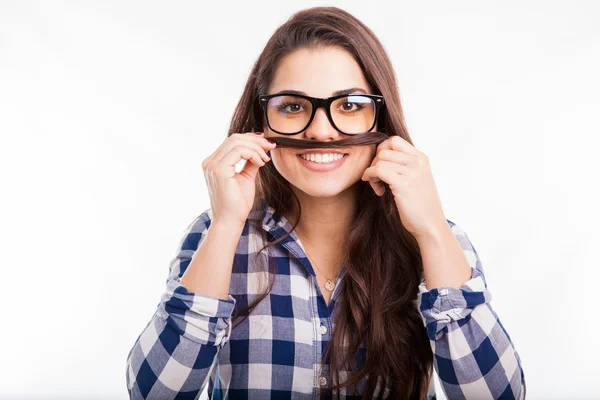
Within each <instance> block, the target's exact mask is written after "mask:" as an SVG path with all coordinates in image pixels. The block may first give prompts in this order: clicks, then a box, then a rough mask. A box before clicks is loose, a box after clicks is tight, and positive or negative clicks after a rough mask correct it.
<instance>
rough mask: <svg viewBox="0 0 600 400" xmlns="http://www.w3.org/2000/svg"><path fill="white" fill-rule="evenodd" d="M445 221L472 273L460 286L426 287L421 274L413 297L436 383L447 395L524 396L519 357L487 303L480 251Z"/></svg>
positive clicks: (454, 226)
mask: <svg viewBox="0 0 600 400" xmlns="http://www.w3.org/2000/svg"><path fill="white" fill-rule="evenodd" d="M448 223H449V225H450V227H451V228H452V231H453V233H454V235H455V237H456V239H457V240H458V242H459V243H460V246H461V248H462V249H463V251H464V253H465V255H466V257H467V260H468V262H469V264H470V266H471V278H470V279H469V280H468V281H467V282H465V283H464V284H463V286H462V287H460V288H455V287H450V286H449V287H440V288H434V289H431V290H427V286H426V284H425V280H424V279H423V280H422V282H421V284H420V285H419V293H418V297H417V304H418V307H419V311H420V313H421V316H422V318H423V323H424V324H425V327H426V328H427V335H428V336H429V339H430V343H431V346H432V350H433V353H434V360H435V361H434V367H435V370H436V372H437V374H438V377H439V379H440V384H441V386H442V388H443V390H444V392H445V393H446V395H447V397H448V398H449V399H465V398H466V399H499V398H502V399H504V398H506V399H524V398H525V393H526V384H525V375H524V372H523V368H522V364H521V360H520V358H519V354H518V353H517V351H516V350H515V347H514V345H513V343H512V341H511V339H510V336H509V334H508V332H507V331H506V329H505V328H504V326H503V325H502V323H501V322H500V319H499V318H498V315H497V314H496V312H495V311H494V310H493V309H492V306H491V304H490V301H491V300H492V295H491V293H490V291H489V290H488V287H487V282H486V280H485V276H484V273H483V266H482V263H481V260H480V258H479V254H478V253H477V251H476V250H475V248H474V246H473V244H472V243H471V241H470V240H469V238H468V236H467V234H466V233H465V232H464V231H463V230H462V229H461V228H460V227H459V226H458V225H456V224H454V223H453V222H452V221H449V220H448Z"/></svg>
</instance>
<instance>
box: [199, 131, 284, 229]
mask: <svg viewBox="0 0 600 400" xmlns="http://www.w3.org/2000/svg"><path fill="white" fill-rule="evenodd" d="M274 148H275V144H274V143H270V142H268V141H267V139H265V138H264V133H262V132H261V133H260V135H257V134H256V133H254V132H249V133H234V134H232V135H231V136H228V137H227V138H226V139H225V140H224V141H223V143H222V144H221V145H220V146H219V147H218V148H217V149H216V150H215V151H214V152H213V153H212V154H211V155H210V156H208V157H207V158H206V159H205V160H204V161H202V170H203V171H204V178H205V179H206V185H207V186H208V192H209V196H210V204H211V208H212V220H213V223H215V222H218V223H223V224H225V225H233V226H242V225H244V223H245V222H246V219H247V218H248V214H249V213H250V210H251V209H252V204H253V202H254V192H255V180H256V175H258V169H259V168H260V167H262V166H263V165H265V164H266V163H267V162H269V161H270V160H271V158H270V157H269V155H268V154H267V152H266V150H272V149H274ZM242 159H245V160H247V161H246V165H244V168H242V170H241V171H240V172H239V173H236V172H235V165H236V164H237V163H238V162H240V161H241V160H242Z"/></svg>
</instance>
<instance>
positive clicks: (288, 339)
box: [126, 199, 526, 400]
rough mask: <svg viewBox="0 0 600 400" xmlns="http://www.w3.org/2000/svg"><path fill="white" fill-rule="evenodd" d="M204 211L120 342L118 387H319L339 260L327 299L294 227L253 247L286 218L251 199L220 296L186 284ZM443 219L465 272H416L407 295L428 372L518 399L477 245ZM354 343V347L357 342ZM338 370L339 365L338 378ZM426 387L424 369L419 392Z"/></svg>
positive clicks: (513, 363)
mask: <svg viewBox="0 0 600 400" xmlns="http://www.w3.org/2000/svg"><path fill="white" fill-rule="evenodd" d="M211 218H212V210H211V209H208V210H206V211H204V212H203V213H202V214H201V215H200V216H199V217H198V218H196V219H195V220H194V221H193V222H192V223H191V224H190V225H189V227H188V228H187V230H186V232H185V233H184V235H183V237H182V239H181V240H180V242H179V245H178V249H177V252H176V255H175V257H174V258H173V259H172V261H171V263H170V266H169V276H168V279H167V285H166V291H165V293H164V294H163V296H162V298H161V301H160V303H159V304H158V307H157V310H156V312H155V314H154V315H153V317H152V319H151V320H150V321H149V323H148V324H147V325H146V327H145V328H144V330H143V331H142V332H141V334H140V335H139V336H138V338H137V340H136V341H135V344H134V345H133V348H132V349H131V351H130V352H129V354H128V357H127V363H126V381H127V388H128V392H129V396H130V398H132V399H141V398H151V399H187V398H189V399H197V398H199V396H200V394H201V392H202V391H203V390H204V389H206V388H207V389H208V395H209V397H210V398H212V399H226V398H229V399H270V398H272V399H275V398H277V399H279V398H282V399H283V398H286V399H316V398H318V397H319V388H320V387H322V386H324V387H328V386H330V384H331V383H330V382H328V380H327V376H328V372H329V371H328V366H325V367H324V368H323V370H321V365H320V361H321V357H322V354H323V350H324V349H325V346H326V344H327V341H328V340H329V338H330V334H331V332H332V329H333V325H334V321H333V320H332V312H333V310H334V307H335V303H336V300H337V299H338V298H339V296H341V295H342V287H343V285H344V268H342V270H341V271H340V273H339V274H338V276H337V278H336V279H337V282H336V283H337V284H336V288H335V290H334V292H333V294H332V299H331V302H330V304H329V305H327V304H326V302H325V299H324V297H323V296H322V294H321V291H320V288H319V285H318V284H317V280H316V275H315V272H314V271H313V268H312V266H311V264H310V261H309V259H308V258H307V256H306V253H305V251H304V248H303V246H302V243H300V240H299V239H298V236H296V234H295V232H292V233H291V235H290V236H288V237H287V238H286V239H284V240H283V241H281V242H279V243H277V244H276V245H274V246H272V247H271V248H269V250H268V254H267V252H266V251H263V252H261V253H260V254H258V251H259V250H260V249H261V247H262V246H263V245H264V243H265V242H266V241H271V240H274V239H276V238H279V237H282V236H283V235H284V234H286V233H287V232H289V231H291V228H292V225H291V224H290V222H289V221H288V220H287V219H286V218H285V217H283V216H282V215H280V214H279V213H278V212H276V211H275V210H274V209H273V208H272V207H271V206H269V205H268V204H267V203H266V202H265V200H264V199H263V200H262V209H261V210H260V211H258V210H253V211H251V212H250V214H249V216H248V221H246V224H245V226H244V229H243V232H242V236H241V238H240V241H239V243H238V246H237V250H236V253H235V257H234V262H233V266H232V277H231V287H230V291H229V293H230V294H229V299H228V300H223V299H218V298H214V297H209V296H205V295H202V294H198V293H190V292H188V291H187V289H186V288H185V287H184V286H183V285H181V283H180V279H181V277H182V276H183V273H184V272H185V270H186V268H187V267H188V265H189V263H190V261H191V259H192V255H193V254H194V252H195V251H196V249H197V248H198V244H199V243H200V241H202V239H203V238H204V236H205V234H206V232H207V230H208V228H209V227H210V223H211ZM249 220H256V222H257V223H258V224H257V225H254V224H250V223H249ZM448 224H449V225H450V227H451V228H452V231H453V232H454V235H455V236H456V238H457V239H458V241H459V243H460V245H461V247H462V248H463V251H464V253H465V254H466V256H467V259H468V261H469V263H470V265H471V268H472V276H471V279H470V280H468V281H467V282H466V283H465V284H464V286H463V287H461V288H460V289H458V288H453V287H442V288H434V289H431V290H427V288H426V286H425V280H424V278H423V280H422V283H421V285H420V286H419V293H418V295H417V299H415V305H416V306H417V307H418V309H419V310H420V313H421V315H422V317H423V323H424V325H425V327H426V328H427V334H428V336H429V339H430V343H431V348H432V350H433V353H434V367H435V368H434V369H435V372H436V373H437V375H438V377H439V380H440V383H441V385H442V387H443V389H444V391H445V393H446V395H447V397H448V398H449V399H464V398H467V399H478V400H479V399H498V398H502V399H524V398H525V390H526V387H525V377H524V374H523V369H522V367H521V361H520V359H519V355H518V353H517V352H516V350H515V348H514V346H513V344H512V342H511V340H510V336H509V335H508V333H507V331H506V330H505V329H504V327H503V326H502V324H501V323H500V320H499V319H498V316H497V315H496V313H495V311H494V310H492V307H491V305H490V300H491V294H490V292H489V291H488V289H487V284H486V281H485V278H484V275H483V269H482V265H481V261H480V259H479V256H478V254H477V252H476V251H475V248H474V247H473V245H472V244H471V242H470V241H469V239H468V237H467V235H466V233H465V232H464V231H463V230H462V229H461V228H460V227H459V226H458V225H456V224H454V223H453V222H452V221H449V220H448ZM259 227H260V228H259ZM256 257H258V258H256ZM266 257H274V258H275V260H276V263H277V273H276V275H275V283H274V285H273V289H272V291H271V292H270V294H269V295H268V296H267V297H266V298H265V299H264V300H263V301H261V302H260V303H259V304H258V306H257V307H256V308H255V309H254V311H253V312H252V313H251V314H250V316H249V317H248V318H247V319H246V320H245V321H244V322H243V323H242V324H240V325H239V326H237V327H236V328H235V329H232V320H231V316H232V312H233V310H234V306H236V307H245V306H247V305H248V303H249V302H251V301H252V300H253V299H254V298H255V297H256V295H258V294H260V293H262V292H263V291H264V289H265V288H266V286H265V285H267V284H268V282H269V281H270V276H271V275H270V274H269V273H268V272H266V271H265V267H263V266H264V265H267V264H266V261H267V260H266ZM390 346H393V343H390ZM360 351H362V352H364V351H366V349H365V348H364V346H363V347H362V348H361V349H360ZM360 358H361V357H360V354H358V355H357V359H360ZM346 376H347V375H344V374H343V373H342V374H341V379H342V380H343V379H345V377H346ZM366 379H368V377H367V378H366ZM363 387H364V380H363V381H362V382H360V383H359V384H358V385H356V386H354V387H351V388H346V389H345V390H342V392H341V394H342V398H345V399H351V398H360V397H358V396H352V394H353V392H352V390H354V389H356V390H358V393H362V388H363ZM380 389H381V388H380ZM380 389H379V390H380ZM435 398H436V394H435V387H434V380H433V379H431V385H430V387H429V393H428V396H427V399H428V400H432V399H435Z"/></svg>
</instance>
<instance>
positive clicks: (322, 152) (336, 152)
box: [299, 149, 348, 154]
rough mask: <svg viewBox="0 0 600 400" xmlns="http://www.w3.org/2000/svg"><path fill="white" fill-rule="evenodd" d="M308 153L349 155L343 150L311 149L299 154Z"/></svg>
mask: <svg viewBox="0 0 600 400" xmlns="http://www.w3.org/2000/svg"><path fill="white" fill-rule="evenodd" d="M307 153H314V154H328V153H334V154H348V153H346V152H344V151H341V150H335V149H329V150H328V149H322V150H321V149H311V150H307V151H305V152H304V153H299V154H307Z"/></svg>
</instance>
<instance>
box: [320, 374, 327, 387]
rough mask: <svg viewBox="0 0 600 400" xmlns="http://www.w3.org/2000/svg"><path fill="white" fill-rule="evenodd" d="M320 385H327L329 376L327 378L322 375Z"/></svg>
mask: <svg viewBox="0 0 600 400" xmlns="http://www.w3.org/2000/svg"><path fill="white" fill-rule="evenodd" d="M319 385H321V386H325V385H327V378H325V377H324V376H321V377H320V378H319Z"/></svg>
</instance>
